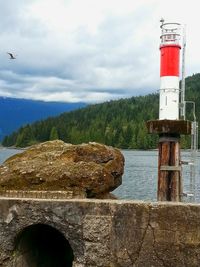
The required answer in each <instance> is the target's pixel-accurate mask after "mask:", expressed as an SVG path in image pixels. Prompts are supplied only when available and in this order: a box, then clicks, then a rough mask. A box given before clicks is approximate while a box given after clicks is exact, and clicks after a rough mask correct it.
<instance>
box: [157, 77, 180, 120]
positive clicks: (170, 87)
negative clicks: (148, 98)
mask: <svg viewBox="0 0 200 267" xmlns="http://www.w3.org/2000/svg"><path fill="white" fill-rule="evenodd" d="M179 90H180V89H179V77H177V76H162V77H161V78H160V101H159V102H160V108H159V119H160V120H165V119H168V120H178V119H179Z"/></svg>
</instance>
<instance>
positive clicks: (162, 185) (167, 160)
mask: <svg viewBox="0 0 200 267" xmlns="http://www.w3.org/2000/svg"><path fill="white" fill-rule="evenodd" d="M146 125H147V129H148V132H149V133H156V134H159V144H158V190H157V200H158V201H181V200H182V195H183V190H182V168H181V156H180V135H181V134H191V122H190V121H182V120H175V121H174V120H156V121H148V122H147V123H146Z"/></svg>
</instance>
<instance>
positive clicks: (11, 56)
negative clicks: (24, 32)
mask: <svg viewBox="0 0 200 267" xmlns="http://www.w3.org/2000/svg"><path fill="white" fill-rule="evenodd" d="M7 54H8V55H9V56H10V59H16V56H14V55H13V54H12V53H8V52H7Z"/></svg>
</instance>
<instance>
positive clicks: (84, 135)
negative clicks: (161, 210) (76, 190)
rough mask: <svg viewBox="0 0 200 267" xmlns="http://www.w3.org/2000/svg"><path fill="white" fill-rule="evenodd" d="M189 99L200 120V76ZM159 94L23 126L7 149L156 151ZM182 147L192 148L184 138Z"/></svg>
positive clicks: (189, 83)
mask: <svg viewBox="0 0 200 267" xmlns="http://www.w3.org/2000/svg"><path fill="white" fill-rule="evenodd" d="M186 99H187V100H190V101H195V103H196V117H197V120H199V118H200V112H199V107H200V74H194V75H192V76H190V77H188V78H187V79H186ZM158 111H159V95H158V94H149V95H146V96H137V97H131V98H128V99H120V100H115V101H109V102H105V103H101V104H95V105H89V106H87V107H85V108H82V109H79V110H75V111H71V112H66V113H63V114H61V115H60V116H57V117H51V118H48V119H46V120H41V121H37V122H35V123H33V124H27V125H25V126H22V127H21V128H20V129H19V130H17V131H16V132H13V133H12V134H11V135H9V136H6V137H5V138H4V140H3V142H2V145H3V146H6V147H8V146H16V147H27V146H30V145H33V144H35V143H39V142H44V141H48V140H55V139H61V140H63V141H65V142H67V143H72V144H79V143H83V142H100V143H104V144H106V145H111V146H115V147H119V148H123V149H128V148H130V149H153V148H156V147H157V143H158V136H157V135H149V134H148V133H147V129H146V125H145V123H146V121H148V120H152V119H158ZM186 111H187V114H188V115H187V119H189V120H192V119H193V118H192V116H193V112H192V105H190V104H189V103H188V104H187V107H186ZM181 142H182V147H183V148H188V147H189V146H190V138H189V137H186V136H183V137H182V139H181Z"/></svg>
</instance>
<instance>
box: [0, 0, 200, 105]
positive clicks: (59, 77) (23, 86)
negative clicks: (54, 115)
mask: <svg viewBox="0 0 200 267" xmlns="http://www.w3.org/2000/svg"><path fill="white" fill-rule="evenodd" d="M161 17H164V18H165V20H166V22H180V23H182V24H186V33H187V50H186V76H188V75H191V74H193V73H197V72H200V52H199V50H200V49H199V47H200V38H199V31H200V30H199V25H200V16H199V1H198V0H190V1H181V0H180V1H178V0H166V1H163V0H138V1H136V0H7V1H5V0H0V18H1V21H0V96H7V97H17V98H26V99H37V100H45V101H65V102H78V101H84V102H90V103H94V102H102V101H106V100H110V99H118V98H124V97H130V96H135V95H144V94H147V93H151V92H156V90H158V88H159V41H160V40H159V36H160V28H159V27H160V23H159V21H160V18H161ZM7 52H12V53H14V54H15V55H17V56H16V60H10V59H9V56H8V54H7Z"/></svg>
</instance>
